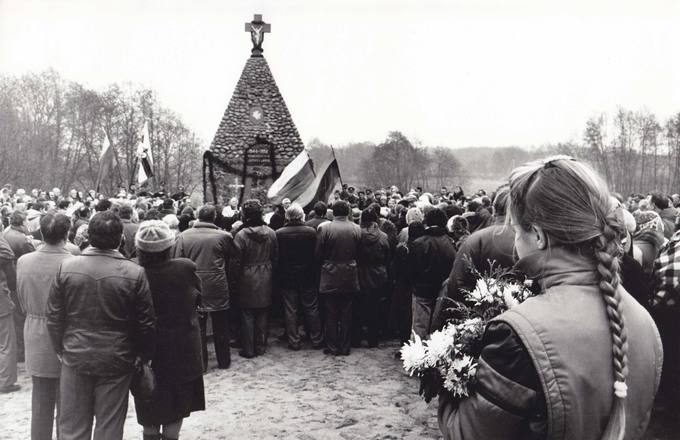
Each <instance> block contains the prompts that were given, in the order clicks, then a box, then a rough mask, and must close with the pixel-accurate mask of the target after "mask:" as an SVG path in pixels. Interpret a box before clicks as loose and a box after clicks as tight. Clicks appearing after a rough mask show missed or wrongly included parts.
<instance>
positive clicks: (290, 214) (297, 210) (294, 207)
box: [286, 203, 305, 222]
mask: <svg viewBox="0 0 680 440" xmlns="http://www.w3.org/2000/svg"><path fill="white" fill-rule="evenodd" d="M303 218H305V212H304V211H303V210H302V206H300V204H299V203H293V204H291V205H290V206H289V207H288V209H286V220H287V221H289V222H297V221H302V219H303Z"/></svg>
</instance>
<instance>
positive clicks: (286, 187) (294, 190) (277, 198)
mask: <svg viewBox="0 0 680 440" xmlns="http://www.w3.org/2000/svg"><path fill="white" fill-rule="evenodd" d="M314 177H315V174H314V167H313V164H312V159H311V158H310V157H309V154H307V151H306V150H302V151H301V152H300V154H298V155H297V157H296V158H295V159H294V160H293V161H292V162H291V163H289V164H288V166H286V168H284V170H283V172H282V173H281V175H280V176H279V178H278V179H276V181H275V182H274V183H272V186H271V187H270V188H269V191H267V198H269V201H270V203H272V204H274V205H278V204H280V203H281V201H282V200H283V199H286V198H288V199H290V200H295V199H297V198H298V197H300V195H302V193H304V192H305V190H306V189H307V188H308V187H309V186H310V185H311V184H312V183H313V182H314Z"/></svg>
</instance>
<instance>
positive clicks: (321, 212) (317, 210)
mask: <svg viewBox="0 0 680 440" xmlns="http://www.w3.org/2000/svg"><path fill="white" fill-rule="evenodd" d="M327 210H328V207H327V206H326V204H325V203H324V202H316V203H315V204H314V214H316V216H317V218H323V217H324V216H325V215H326V211H327Z"/></svg>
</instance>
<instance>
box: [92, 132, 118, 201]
mask: <svg viewBox="0 0 680 440" xmlns="http://www.w3.org/2000/svg"><path fill="white" fill-rule="evenodd" d="M115 160H116V158H115V152H114V151H113V147H112V146H111V141H110V140H109V135H108V134H105V135H104V143H103V144H102V152H101V153H100V154H99V172H98V173H97V184H96V185H95V187H96V191H97V192H99V188H100V187H101V185H102V182H103V181H104V179H106V178H107V177H108V176H109V174H110V173H111V170H113V167H114V165H115V164H114V162H115Z"/></svg>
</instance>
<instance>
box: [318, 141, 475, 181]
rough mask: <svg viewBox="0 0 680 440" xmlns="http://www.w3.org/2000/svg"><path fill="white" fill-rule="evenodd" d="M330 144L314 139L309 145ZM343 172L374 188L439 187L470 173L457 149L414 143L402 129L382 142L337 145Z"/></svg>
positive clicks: (460, 179)
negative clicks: (395, 186)
mask: <svg viewBox="0 0 680 440" xmlns="http://www.w3.org/2000/svg"><path fill="white" fill-rule="evenodd" d="M324 147H326V146H325V145H324V144H323V143H322V142H321V141H320V140H319V139H313V140H312V141H311V142H310V143H309V145H308V148H310V149H314V148H324ZM335 154H336V158H337V160H338V165H339V166H340V172H341V173H342V177H343V180H344V181H346V182H347V183H351V184H353V185H359V186H367V187H370V188H379V187H387V186H390V185H397V187H399V188H400V189H402V190H404V191H408V190H409V188H414V187H417V186H420V187H422V188H428V189H437V188H440V187H442V186H450V185H452V182H455V184H456V185H463V184H464V183H465V181H466V179H467V178H466V176H465V175H464V174H463V172H462V169H461V165H460V162H459V161H458V159H457V158H456V155H455V152H454V150H451V149H450V148H446V147H424V146H420V145H414V144H413V143H412V142H411V141H410V140H409V139H408V138H407V137H406V136H404V135H403V134H402V133H401V132H399V131H392V132H390V133H388V135H387V138H386V139H385V141H384V142H382V143H380V144H377V145H376V144H373V143H370V142H362V143H354V144H349V145H346V146H344V147H341V148H336V149H335Z"/></svg>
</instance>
